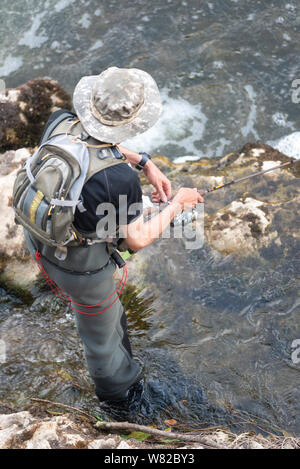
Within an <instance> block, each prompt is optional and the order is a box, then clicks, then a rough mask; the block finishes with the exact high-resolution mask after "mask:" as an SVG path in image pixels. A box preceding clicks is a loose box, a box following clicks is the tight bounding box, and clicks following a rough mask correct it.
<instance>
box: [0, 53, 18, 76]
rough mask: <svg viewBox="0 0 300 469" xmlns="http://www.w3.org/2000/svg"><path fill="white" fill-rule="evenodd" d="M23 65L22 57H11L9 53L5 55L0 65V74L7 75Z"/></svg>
mask: <svg viewBox="0 0 300 469" xmlns="http://www.w3.org/2000/svg"><path fill="white" fill-rule="evenodd" d="M22 65H23V60H22V57H13V56H12V55H11V54H9V55H7V56H6V57H5V60H4V62H3V65H2V66H1V67H0V76H1V77H7V76H8V75H10V74H11V73H13V72H15V71H16V70H18V68H20V67H21V66H22Z"/></svg>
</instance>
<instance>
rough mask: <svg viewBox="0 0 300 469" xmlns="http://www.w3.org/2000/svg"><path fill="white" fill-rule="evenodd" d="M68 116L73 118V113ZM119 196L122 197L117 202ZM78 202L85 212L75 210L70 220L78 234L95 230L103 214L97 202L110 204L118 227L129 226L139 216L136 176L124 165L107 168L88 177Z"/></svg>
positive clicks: (55, 116)
mask: <svg viewBox="0 0 300 469" xmlns="http://www.w3.org/2000/svg"><path fill="white" fill-rule="evenodd" d="M62 112H65V110H59V111H56V112H54V113H53V114H52V115H51V116H50V117H49V120H48V122H47V124H46V126H45V129H44V132H45V130H46V129H47V127H48V126H49V125H50V124H51V123H52V122H53V121H54V120H55V119H56V118H57V117H58V116H59V115H60V114H61V113H62ZM72 114H73V115H74V118H77V116H76V114H74V113H72ZM100 143H101V142H100ZM120 196H123V197H121V199H120ZM81 199H82V202H83V206H84V208H85V209H86V211H84V212H80V211H79V210H78V208H76V211H75V218H74V226H75V227H76V228H77V229H78V230H79V231H85V232H95V231H96V226H97V223H98V222H99V220H101V219H102V218H103V217H104V216H105V214H106V213H105V212H104V214H103V215H96V211H97V208H98V207H99V204H101V203H111V204H113V206H114V208H115V213H116V225H117V226H119V223H120V222H121V224H122V225H123V224H124V225H126V224H129V223H131V222H132V221H134V220H135V219H136V218H137V217H139V216H140V215H141V214H142V210H143V208H142V189H141V184H140V180H139V177H138V175H137V173H136V172H135V171H134V170H133V169H132V168H131V167H130V166H129V165H128V164H127V163H120V164H118V165H115V166H111V167H110V168H107V169H103V170H102V171H99V172H98V173H97V174H95V175H94V176H92V177H91V179H89V181H88V182H87V183H86V184H84V186H83V189H82V193H81ZM124 202H125V203H124ZM98 210H99V209H98Z"/></svg>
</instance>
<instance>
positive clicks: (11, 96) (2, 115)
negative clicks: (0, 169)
mask: <svg viewBox="0 0 300 469" xmlns="http://www.w3.org/2000/svg"><path fill="white" fill-rule="evenodd" d="M71 106H72V105H71V98H70V96H69V94H68V93H66V91H65V90H64V89H63V88H62V87H61V86H60V85H59V83H58V82H57V81H55V80H51V79H48V78H35V79H34V80H30V81H28V82H27V83H25V84H24V85H20V86H19V87H18V88H15V89H10V88H8V89H6V90H5V91H4V92H3V93H0V152H3V151H6V150H16V149H18V148H20V147H34V146H35V145H37V144H38V142H39V140H40V138H41V135H42V132H43V128H44V126H45V124H46V122H47V120H48V118H49V116H50V114H51V113H52V112H54V111H56V110H57V109H63V108H66V109H71Z"/></svg>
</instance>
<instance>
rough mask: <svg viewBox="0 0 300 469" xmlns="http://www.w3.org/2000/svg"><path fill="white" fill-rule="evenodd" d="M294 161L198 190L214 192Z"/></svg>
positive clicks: (204, 192) (203, 192)
mask: <svg viewBox="0 0 300 469" xmlns="http://www.w3.org/2000/svg"><path fill="white" fill-rule="evenodd" d="M295 161H297V160H294V159H293V160H291V161H288V162H286V163H283V164H279V165H277V166H273V167H272V168H269V169H264V170H263V171H259V172H257V173H252V174H249V175H248V176H244V177H242V178H239V179H235V180H232V181H230V182H226V183H224V184H220V185H219V186H214V187H212V188H210V189H205V190H200V191H198V192H199V194H201V195H204V194H207V193H209V192H214V191H216V190H218V189H223V188H224V187H228V186H231V185H233V184H237V183H238V182H242V181H246V180H247V179H251V178H254V177H256V176H261V175H262V174H265V173H269V172H270V171H274V170H275V169H281V168H286V167H287V166H292V165H293V164H294V163H295Z"/></svg>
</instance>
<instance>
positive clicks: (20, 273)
mask: <svg viewBox="0 0 300 469" xmlns="http://www.w3.org/2000/svg"><path fill="white" fill-rule="evenodd" d="M31 153H32V150H29V149H26V148H21V149H19V150H16V151H13V150H10V151H7V152H5V153H4V154H2V155H0V200H1V204H2V205H1V211H0V239H1V247H0V273H1V278H2V279H3V280H5V281H9V282H13V283H14V284H15V285H18V286H20V287H23V288H27V287H28V285H29V284H30V283H31V282H32V281H33V280H35V278H36V275H37V273H38V269H37V268H36V266H35V264H34V262H33V260H32V259H31V257H30V255H29V252H28V250H27V247H26V244H25V240H24V235H23V228H22V226H20V225H16V224H15V215H14V210H13V208H12V191H13V185H14V181H15V177H16V173H17V171H18V170H19V169H20V168H21V167H22V166H23V164H24V162H25V161H26V159H27V158H28V157H29V156H30V154H31ZM25 271H26V275H24V272H25Z"/></svg>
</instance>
